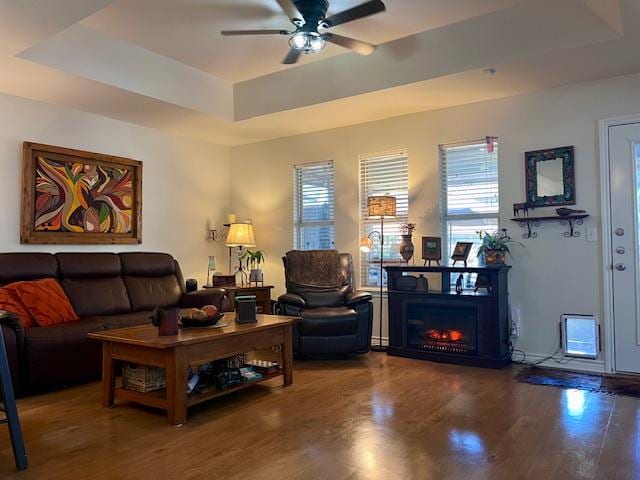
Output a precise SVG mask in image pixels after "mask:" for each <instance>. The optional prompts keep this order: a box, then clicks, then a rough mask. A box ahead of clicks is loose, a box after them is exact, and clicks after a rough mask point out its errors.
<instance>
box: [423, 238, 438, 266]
mask: <svg viewBox="0 0 640 480" xmlns="http://www.w3.org/2000/svg"><path fill="white" fill-rule="evenodd" d="M422 260H424V264H425V266H426V265H427V262H429V266H431V262H432V261H435V262H436V263H437V264H438V265H440V260H442V239H441V238H440V237H422Z"/></svg>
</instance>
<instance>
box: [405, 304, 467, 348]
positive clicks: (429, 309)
mask: <svg viewBox="0 0 640 480" xmlns="http://www.w3.org/2000/svg"><path fill="white" fill-rule="evenodd" d="M405 321H406V322H407V325H406V331H407V346H408V347H409V348H417V349H421V350H430V351H433V352H448V353H459V354H469V353H475V352H476V350H477V345H476V335H477V332H476V330H477V325H476V323H477V310H476V308H475V307H473V306H468V307H467V306H462V307H451V306H446V307H445V306H427V305H421V304H415V303H414V304H410V305H409V308H408V309H407V318H406V320H405Z"/></svg>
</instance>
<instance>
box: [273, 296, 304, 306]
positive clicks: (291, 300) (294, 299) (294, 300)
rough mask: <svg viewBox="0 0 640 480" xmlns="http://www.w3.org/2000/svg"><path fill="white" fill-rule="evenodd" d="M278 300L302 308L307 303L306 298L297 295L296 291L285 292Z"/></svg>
mask: <svg viewBox="0 0 640 480" xmlns="http://www.w3.org/2000/svg"><path fill="white" fill-rule="evenodd" d="M278 302H280V303H286V304H287V305H292V306H294V307H298V308H302V307H304V306H305V305H306V302H305V301H304V298H302V297H301V296H300V295H296V294H295V293H285V294H284V295H280V296H279V297H278Z"/></svg>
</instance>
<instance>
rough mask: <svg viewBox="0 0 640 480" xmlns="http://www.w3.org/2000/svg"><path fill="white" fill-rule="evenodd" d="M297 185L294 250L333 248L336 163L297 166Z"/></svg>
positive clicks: (295, 187)
mask: <svg viewBox="0 0 640 480" xmlns="http://www.w3.org/2000/svg"><path fill="white" fill-rule="evenodd" d="M293 184H294V185H293V190H294V194H293V196H294V198H293V248H294V249H296V250H327V249H331V248H333V235H334V227H333V217H334V195H335V187H334V182H333V162H332V161H328V162H319V163H305V164H303V165H295V166H294V167H293Z"/></svg>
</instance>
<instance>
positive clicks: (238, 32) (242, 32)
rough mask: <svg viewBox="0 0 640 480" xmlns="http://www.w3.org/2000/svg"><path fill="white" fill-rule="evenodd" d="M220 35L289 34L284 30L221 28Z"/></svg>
mask: <svg viewBox="0 0 640 480" xmlns="http://www.w3.org/2000/svg"><path fill="white" fill-rule="evenodd" d="M220 33H221V34H222V35H225V36H230V35H289V34H290V33H291V32H287V31H286V30H222V31H221V32H220Z"/></svg>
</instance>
